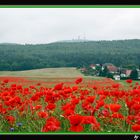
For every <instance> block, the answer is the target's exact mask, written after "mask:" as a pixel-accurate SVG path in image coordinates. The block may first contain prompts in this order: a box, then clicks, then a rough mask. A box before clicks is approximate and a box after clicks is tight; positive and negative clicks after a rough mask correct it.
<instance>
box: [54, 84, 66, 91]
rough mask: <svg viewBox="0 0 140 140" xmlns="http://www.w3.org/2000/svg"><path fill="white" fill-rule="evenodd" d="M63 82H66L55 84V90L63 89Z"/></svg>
mask: <svg viewBox="0 0 140 140" xmlns="http://www.w3.org/2000/svg"><path fill="white" fill-rule="evenodd" d="M63 84H64V83H59V84H57V85H55V87H54V89H55V90H61V89H62V88H63Z"/></svg>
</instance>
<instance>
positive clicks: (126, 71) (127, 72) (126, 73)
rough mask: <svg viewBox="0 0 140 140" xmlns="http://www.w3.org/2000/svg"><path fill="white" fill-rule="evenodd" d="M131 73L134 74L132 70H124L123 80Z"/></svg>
mask: <svg viewBox="0 0 140 140" xmlns="http://www.w3.org/2000/svg"><path fill="white" fill-rule="evenodd" d="M131 72H132V70H128V69H122V70H121V74H120V76H121V77H123V78H126V77H129V76H130V74H131Z"/></svg>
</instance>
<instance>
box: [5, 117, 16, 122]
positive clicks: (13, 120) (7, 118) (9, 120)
mask: <svg viewBox="0 0 140 140" xmlns="http://www.w3.org/2000/svg"><path fill="white" fill-rule="evenodd" d="M6 120H7V121H8V122H9V124H13V123H14V122H15V120H16V119H15V117H14V116H6Z"/></svg>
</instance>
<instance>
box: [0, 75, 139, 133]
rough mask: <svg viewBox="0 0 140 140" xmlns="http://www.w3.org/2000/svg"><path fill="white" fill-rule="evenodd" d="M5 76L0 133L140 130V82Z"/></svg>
mask: <svg viewBox="0 0 140 140" xmlns="http://www.w3.org/2000/svg"><path fill="white" fill-rule="evenodd" d="M125 83H126V84H125V86H124V85H122V84H121V83H119V82H116V81H114V80H112V79H108V78H105V79H101V80H93V79H84V78H82V77H78V78H57V79H54V80H53V81H52V80H51V79H49V80H47V81H45V79H39V80H31V79H28V78H26V77H22V78H21V77H0V132H10V133H11V132H19V133H20V132H25V133H26V132H34V133H38V132H46V133H48V132H55V133H56V132H77V133H78V132H88V133H93V132H96V133H100V132H110V133H111V132H119V133H121V132H139V131H140V84H139V83H138V82H134V81H132V80H131V79H128V80H126V81H125Z"/></svg>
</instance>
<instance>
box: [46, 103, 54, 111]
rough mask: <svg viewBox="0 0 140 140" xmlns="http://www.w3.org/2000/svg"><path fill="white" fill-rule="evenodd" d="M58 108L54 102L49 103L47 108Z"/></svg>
mask: <svg viewBox="0 0 140 140" xmlns="http://www.w3.org/2000/svg"><path fill="white" fill-rule="evenodd" d="M55 108H56V105H55V104H54V103H49V104H48V105H47V106H46V107H45V109H46V110H54V109H55Z"/></svg>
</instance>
